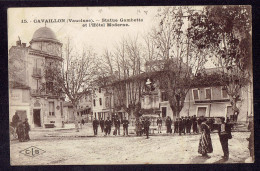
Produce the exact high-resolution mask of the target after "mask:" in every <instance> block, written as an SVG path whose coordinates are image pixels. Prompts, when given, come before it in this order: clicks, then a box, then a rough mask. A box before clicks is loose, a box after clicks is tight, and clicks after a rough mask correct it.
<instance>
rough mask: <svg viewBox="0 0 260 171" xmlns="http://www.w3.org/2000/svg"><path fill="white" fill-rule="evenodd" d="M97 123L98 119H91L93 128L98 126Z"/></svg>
mask: <svg viewBox="0 0 260 171" xmlns="http://www.w3.org/2000/svg"><path fill="white" fill-rule="evenodd" d="M98 124H99V123H98V120H94V121H93V127H94V128H96V127H98Z"/></svg>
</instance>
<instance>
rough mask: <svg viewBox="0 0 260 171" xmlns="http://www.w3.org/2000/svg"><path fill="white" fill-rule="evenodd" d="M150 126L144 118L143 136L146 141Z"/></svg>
mask: <svg viewBox="0 0 260 171" xmlns="http://www.w3.org/2000/svg"><path fill="white" fill-rule="evenodd" d="M150 124H151V123H150V121H149V119H148V118H146V119H145V121H144V132H145V134H146V136H147V139H148V138H149V127H150Z"/></svg>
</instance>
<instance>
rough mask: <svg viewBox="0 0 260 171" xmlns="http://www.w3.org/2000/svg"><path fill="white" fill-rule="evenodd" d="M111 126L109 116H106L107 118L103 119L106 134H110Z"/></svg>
mask: <svg viewBox="0 0 260 171" xmlns="http://www.w3.org/2000/svg"><path fill="white" fill-rule="evenodd" d="M111 126H112V121H111V120H110V119H109V117H107V120H106V121H105V132H106V135H110V132H111Z"/></svg>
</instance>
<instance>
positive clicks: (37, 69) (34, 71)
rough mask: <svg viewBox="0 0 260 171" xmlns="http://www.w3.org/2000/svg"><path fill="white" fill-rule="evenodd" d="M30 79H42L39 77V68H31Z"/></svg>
mask: <svg viewBox="0 0 260 171" xmlns="http://www.w3.org/2000/svg"><path fill="white" fill-rule="evenodd" d="M32 77H35V78H41V77H42V75H41V68H33V74H32Z"/></svg>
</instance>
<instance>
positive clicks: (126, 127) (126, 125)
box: [122, 117, 129, 136]
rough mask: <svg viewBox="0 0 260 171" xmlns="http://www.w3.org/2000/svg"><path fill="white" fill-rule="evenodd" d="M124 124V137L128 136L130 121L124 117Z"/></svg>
mask: <svg viewBox="0 0 260 171" xmlns="http://www.w3.org/2000/svg"><path fill="white" fill-rule="evenodd" d="M122 123H123V129H124V135H126V136H128V124H129V121H128V120H127V119H126V117H124V120H123V121H122Z"/></svg>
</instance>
